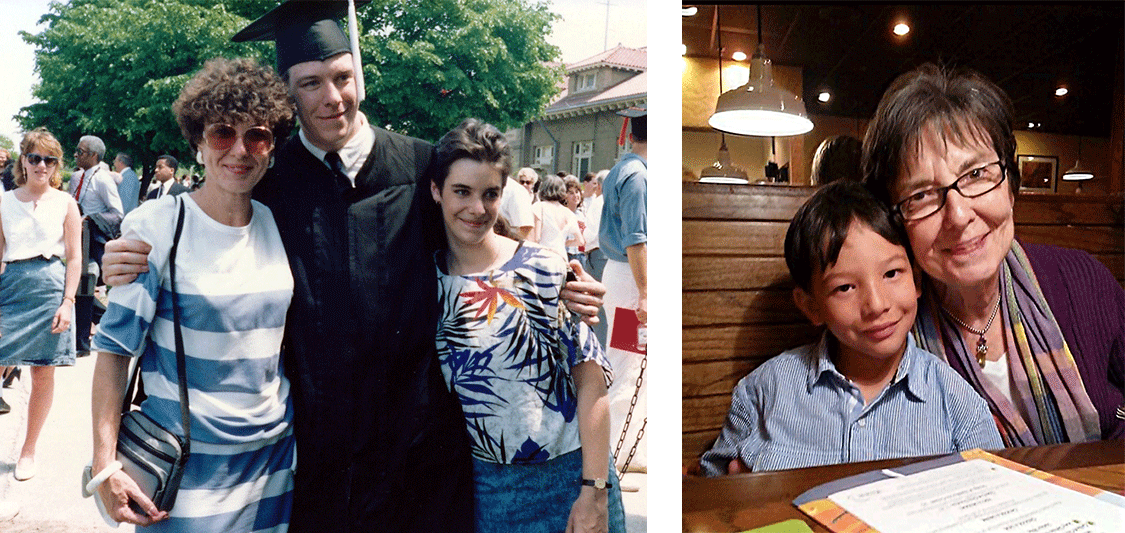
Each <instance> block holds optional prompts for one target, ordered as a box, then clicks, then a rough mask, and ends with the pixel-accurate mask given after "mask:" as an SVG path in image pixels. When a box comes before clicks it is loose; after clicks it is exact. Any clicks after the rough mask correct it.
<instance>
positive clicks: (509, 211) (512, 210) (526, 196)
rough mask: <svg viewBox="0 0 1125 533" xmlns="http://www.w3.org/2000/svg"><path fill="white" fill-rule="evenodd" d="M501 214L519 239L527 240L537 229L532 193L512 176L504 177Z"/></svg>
mask: <svg viewBox="0 0 1125 533" xmlns="http://www.w3.org/2000/svg"><path fill="white" fill-rule="evenodd" d="M500 216H501V217H504V222H505V223H506V224H507V228H508V229H509V231H512V232H514V234H515V235H516V236H517V237H518V240H526V239H527V238H528V237H529V236H530V235H531V231H532V230H533V229H535V214H534V213H532V211H531V193H529V192H527V189H525V188H524V187H522V186H521V185H520V183H519V182H518V181H516V180H514V179H512V178H511V177H505V178H504V194H503V196H502V197H501V199H500Z"/></svg>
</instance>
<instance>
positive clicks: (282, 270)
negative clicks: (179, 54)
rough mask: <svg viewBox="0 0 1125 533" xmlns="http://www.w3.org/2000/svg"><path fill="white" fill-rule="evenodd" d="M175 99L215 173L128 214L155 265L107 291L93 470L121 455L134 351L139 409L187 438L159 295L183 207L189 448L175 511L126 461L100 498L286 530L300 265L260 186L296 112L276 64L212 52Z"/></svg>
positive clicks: (196, 527)
mask: <svg viewBox="0 0 1125 533" xmlns="http://www.w3.org/2000/svg"><path fill="white" fill-rule="evenodd" d="M172 112H173V113H174V114H175V115H176V122H177V123H179V125H180V130H181V132H182V133H183V135H184V139H185V140H186V141H187V142H188V144H189V145H190V146H191V148H192V149H193V150H196V151H197V154H198V157H199V159H200V160H202V161H203V166H204V168H206V169H207V175H208V176H211V179H210V180H208V182H207V185H206V186H205V187H204V188H202V189H200V190H199V191H196V192H194V193H191V194H184V195H180V196H179V197H178V198H176V197H172V196H171V195H168V196H164V197H162V198H160V199H156V200H152V201H149V202H145V204H144V205H143V206H141V207H139V208H137V210H136V212H135V213H133V214H132V215H130V216H129V217H128V218H127V219H126V221H125V224H124V236H125V238H128V239H139V240H143V241H144V242H147V243H150V244H151V245H152V253H151V254H149V261H150V263H151V268H150V269H149V271H148V272H147V273H145V274H142V275H141V277H140V278H139V279H138V281H137V283H131V284H129V285H125V286H121V287H117V288H115V289H114V290H112V291H110V293H109V301H110V306H109V311H107V312H106V314H105V317H104V320H103V321H102V323H101V324H100V326H99V328H98V334H97V336H95V338H94V348H95V349H96V350H97V351H98V360H97V365H96V367H95V369H94V384H93V398H92V402H93V426H94V457H93V463H92V468H91V472H102V471H104V470H105V469H106V468H107V467H109V466H110V465H111V464H113V463H114V461H115V460H116V459H117V455H116V450H115V445H116V443H117V436H118V428H119V425H120V422H121V404H122V400H123V397H124V395H125V388H126V384H127V383H128V379H129V373H128V369H129V363H130V360H131V359H132V358H134V357H140V358H141V359H140V363H139V364H140V365H141V376H142V380H143V382H144V390H145V394H146V395H147V398H146V399H145V400H144V401H143V402H142V403H141V406H140V409H141V412H142V413H144V414H145V415H146V416H148V417H149V418H151V419H152V420H153V421H155V422H156V423H158V424H159V425H160V426H161V427H164V428H167V429H168V430H169V431H172V432H174V433H176V434H177V435H179V436H180V437H181V438H185V436H184V429H183V428H182V427H181V425H182V422H181V419H180V411H179V409H177V408H176V407H172V408H169V407H168V406H169V405H173V406H175V405H178V404H179V398H180V396H179V388H178V386H177V383H178V377H177V375H176V341H175V335H174V333H173V328H174V325H173V324H174V323H173V321H172V320H170V316H169V315H171V314H172V312H171V311H168V312H167V313H165V312H164V311H163V310H166V309H171V306H173V305H175V304H176V302H175V300H174V299H173V295H172V293H171V288H170V287H172V285H170V283H171V282H170V272H169V269H170V266H169V252H170V250H171V248H172V245H173V237H174V232H173V229H174V228H176V226H177V219H178V217H179V216H180V214H182V216H183V222H182V223H183V230H182V232H181V235H180V240H179V244H178V247H179V250H178V253H177V254H176V258H175V265H176V284H175V286H174V287H175V290H176V292H177V293H178V295H179V298H178V299H179V301H180V302H179V305H180V306H182V307H183V308H184V312H183V313H182V314H183V323H182V324H181V329H182V331H183V349H184V354H185V356H186V378H187V383H188V396H189V398H190V402H189V404H190V409H189V412H190V414H189V417H190V420H189V424H190V425H191V447H190V451H191V453H190V455H189V456H188V460H187V463H186V465H185V466H184V475H183V480H182V481H181V484H180V487H179V492H178V493H177V496H176V502H175V506H173V507H172V509H171V510H170V511H168V512H163V511H158V510H157V509H156V507H155V506H154V505H153V503H152V501H151V500H149V499H148V497H147V496H145V495H144V494H143V493H142V492H141V491H140V489H139V488H138V486H137V484H136V482H135V481H134V480H133V479H132V478H130V477H129V476H128V474H126V473H125V472H123V471H121V470H118V471H116V472H114V473H112V474H111V475H110V476H109V478H108V479H106V480H105V481H104V482H103V483H102V484H101V485H99V486H98V488H97V491H98V498H99V499H100V502H101V504H102V505H103V506H104V507H105V511H106V512H107V513H108V514H109V515H110V517H111V518H112V519H113V520H116V521H118V522H127V523H130V524H137V525H142V526H148V527H147V528H146V529H145V530H144V531H155V532H183V533H250V532H277V533H280V532H284V531H286V530H287V528H288V525H289V514H290V509H291V507H292V499H293V475H294V469H295V468H296V460H297V456H296V442H295V440H294V436H293V427H292V423H293V404H292V402H291V400H290V399H289V380H288V379H287V378H286V377H285V375H284V373H283V372H282V371H281V370H282V364H281V355H280V351H281V339H282V335H283V331H284V328H285V316H286V311H287V310H288V309H289V303H290V299H291V297H292V295H293V275H292V274H291V272H290V269H289V260H288V258H287V257H286V255H285V248H284V247H283V246H282V244H281V238H280V236H279V235H278V232H277V225H276V224H275V222H274V218H273V214H272V213H271V212H270V210H269V209H268V208H266V207H265V206H263V205H262V204H260V203H258V202H255V201H253V200H251V199H250V193H251V190H252V189H253V188H254V186H255V185H256V184H257V183H258V182H259V180H261V179H262V176H264V175H265V173H266V170H267V168H268V166H269V160H270V158H271V157H272V152H273V148H274V139H278V138H285V136H286V135H288V133H289V131H290V129H291V128H292V126H293V111H292V108H291V107H290V104H289V96H288V93H287V92H286V89H285V84H283V83H282V82H281V79H280V78H279V77H278V76H277V74H275V73H274V72H273V71H272V70H270V69H269V68H267V67H261V66H259V65H258V64H257V63H256V62H255V61H254V60H252V59H213V60H210V61H208V62H207V63H206V64H204V66H203V68H202V69H201V70H200V71H199V72H197V73H196V74H195V75H194V76H192V78H191V79H190V80H188V82H187V83H186V84H185V85H184V87H183V90H182V91H181V92H180V95H179V98H177V99H176V102H175V103H173V104H172ZM99 477H100V476H99ZM130 502H135V503H136V504H137V505H138V506H139V507H140V509H142V510H143V512H142V513H138V512H136V511H134V510H133V509H132V508H131V507H130V505H129V504H130Z"/></svg>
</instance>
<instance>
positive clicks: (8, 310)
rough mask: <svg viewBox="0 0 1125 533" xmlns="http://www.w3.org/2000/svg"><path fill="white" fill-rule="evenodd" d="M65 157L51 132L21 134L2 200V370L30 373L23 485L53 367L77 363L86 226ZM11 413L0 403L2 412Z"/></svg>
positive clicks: (50, 392)
mask: <svg viewBox="0 0 1125 533" xmlns="http://www.w3.org/2000/svg"><path fill="white" fill-rule="evenodd" d="M60 157H62V145H61V144H59V141H58V140H57V139H55V136H54V135H51V133H50V132H48V131H47V130H45V129H43V128H39V129H36V130H34V131H31V132H30V133H28V134H27V135H24V137H23V140H22V141H21V142H20V159H19V162H18V163H17V164H16V168H15V184H16V189H15V190H11V191H8V192H5V193H4V194H3V197H2V199H0V254H2V255H3V265H2V266H0V367H9V366H20V365H26V366H30V367H31V396H30V397H29V399H28V402H27V411H28V413H27V434H26V436H25V437H24V443H23V448H22V449H21V450H20V457H19V460H18V461H17V462H16V470H15V473H14V475H15V478H16V479H17V480H20V481H23V480H27V479H31V478H32V477H33V476H34V475H35V472H36V467H35V444H36V442H37V441H38V440H39V432H40V430H42V429H43V423H44V422H45V421H46V419H47V413H48V412H49V411H50V410H51V401H52V399H53V398H54V393H55V367H56V366H70V365H73V364H74V357H75V351H74V328H73V327H71V320H72V318H73V316H74V294H75V292H76V291H77V290H78V277H79V275H80V274H81V263H82V245H81V238H82V228H81V224H82V222H81V215H79V213H78V204H77V203H75V201H74V198H72V197H71V196H70V195H69V194H66V193H65V192H62V191H60V190H59V189H58V187H59V185H60V184H61V183H62V177H61V175H60V174H59V167H60V166H61V165H60V162H59V158H60ZM64 259H65V266H64V262H63V261H64ZM0 390H2V389H0ZM9 409H10V408H9V406H8V404H7V403H6V402H4V401H3V399H2V398H0V413H6V412H8V410H9Z"/></svg>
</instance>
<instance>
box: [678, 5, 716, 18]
mask: <svg viewBox="0 0 1125 533" xmlns="http://www.w3.org/2000/svg"><path fill="white" fill-rule="evenodd" d="M716 9H718V8H716ZM698 12H699V8H697V7H695V6H691V7H681V8H680V15H682V16H685V17H692V16H695V14H696V13H698Z"/></svg>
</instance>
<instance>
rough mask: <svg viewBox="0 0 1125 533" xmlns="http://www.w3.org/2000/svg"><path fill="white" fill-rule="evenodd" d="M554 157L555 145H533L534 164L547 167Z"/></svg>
mask: <svg viewBox="0 0 1125 533" xmlns="http://www.w3.org/2000/svg"><path fill="white" fill-rule="evenodd" d="M554 157H555V147H554V146H551V145H549V144H545V145H542V146H536V147H535V164H536V165H540V166H542V167H543V168H549V167H550V166H551V163H552V159H554Z"/></svg>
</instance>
